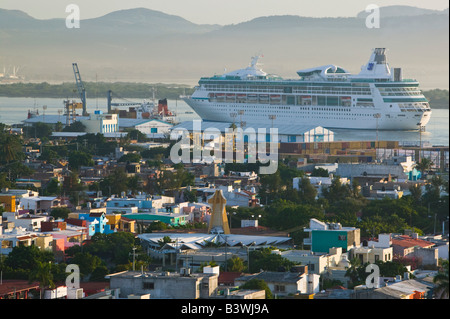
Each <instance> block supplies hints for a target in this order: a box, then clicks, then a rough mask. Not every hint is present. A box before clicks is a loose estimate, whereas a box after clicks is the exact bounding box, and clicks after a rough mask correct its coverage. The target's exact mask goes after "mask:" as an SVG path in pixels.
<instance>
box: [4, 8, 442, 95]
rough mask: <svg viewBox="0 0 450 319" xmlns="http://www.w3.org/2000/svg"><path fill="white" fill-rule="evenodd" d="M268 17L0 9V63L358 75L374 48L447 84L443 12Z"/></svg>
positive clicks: (59, 73)
mask: <svg viewBox="0 0 450 319" xmlns="http://www.w3.org/2000/svg"><path fill="white" fill-rule="evenodd" d="M367 14H368V13H366V12H361V13H360V14H359V15H358V16H359V18H358V17H354V18H311V17H300V16H293V15H283V16H266V17H259V18H256V19H253V20H250V21H245V22H242V23H238V24H233V25H227V26H220V25H199V24H195V23H192V22H190V21H188V20H186V19H184V18H181V17H178V16H175V15H169V14H165V13H162V12H159V11H154V10H149V9H144V8H136V9H129V10H120V11H116V12H112V13H109V14H107V15H104V16H102V17H98V18H94V19H87V20H82V21H81V28H80V29H67V28H66V26H65V20H64V19H50V20H38V19H35V18H33V17H31V16H29V15H27V14H25V13H23V12H20V11H16V10H4V9H0V69H3V66H6V68H8V66H20V70H21V71H20V74H19V75H21V76H24V77H25V78H26V80H27V81H34V82H42V81H47V82H57V83H61V82H65V81H74V76H73V71H72V62H77V63H78V65H79V67H80V72H81V75H82V78H83V80H85V81H96V80H97V79H98V81H104V82H118V81H124V82H146V83H155V82H163V83H182V84H189V85H195V84H196V83H197V81H198V79H199V78H200V77H201V76H209V75H213V74H216V73H222V72H223V70H224V69H225V68H226V69H227V70H233V69H237V68H242V67H245V66H247V64H248V63H249V61H250V57H251V56H252V55H254V54H255V53H258V52H261V53H263V54H264V58H263V59H262V60H261V62H262V63H263V68H264V70H265V71H266V72H268V73H275V74H279V75H280V76H283V77H288V78H291V77H294V78H295V77H297V74H296V73H295V72H296V71H297V70H299V69H302V68H308V67H313V66H317V65H324V64H337V65H340V66H342V67H344V68H346V69H348V70H349V71H351V72H354V73H355V72H356V73H357V72H359V70H360V67H361V65H363V64H364V63H365V62H366V61H367V59H368V57H369V55H370V53H371V50H372V49H373V48H374V47H386V48H388V49H389V51H388V61H389V62H390V64H391V66H395V67H402V68H403V74H404V76H405V77H411V78H416V79H418V80H419V81H420V82H421V84H422V86H423V87H424V88H426V89H434V88H448V56H449V49H448V48H449V41H448V37H449V34H448V30H449V23H448V22H449V21H448V10H444V11H437V12H435V11H433V10H425V9H419V8H414V7H405V6H391V7H383V8H381V28H380V29H368V28H367V27H366V26H365V23H364V20H363V19H361V17H364V16H366V15H367Z"/></svg>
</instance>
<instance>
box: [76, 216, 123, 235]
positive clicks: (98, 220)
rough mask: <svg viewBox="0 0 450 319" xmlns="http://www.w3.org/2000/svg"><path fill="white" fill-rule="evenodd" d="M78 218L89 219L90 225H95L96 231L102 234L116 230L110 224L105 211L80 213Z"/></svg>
mask: <svg viewBox="0 0 450 319" xmlns="http://www.w3.org/2000/svg"><path fill="white" fill-rule="evenodd" d="M78 218H79V219H81V220H87V221H88V222H89V223H90V225H94V232H95V233H100V234H111V233H113V232H114V231H113V230H112V229H111V227H110V225H108V219H107V218H106V215H105V213H90V214H79V215H78Z"/></svg>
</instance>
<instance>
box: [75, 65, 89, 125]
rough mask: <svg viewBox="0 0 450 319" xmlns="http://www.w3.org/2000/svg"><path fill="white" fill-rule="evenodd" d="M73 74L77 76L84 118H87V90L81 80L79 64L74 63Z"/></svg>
mask: <svg viewBox="0 0 450 319" xmlns="http://www.w3.org/2000/svg"><path fill="white" fill-rule="evenodd" d="M72 67H73V73H74V74H75V81H76V83H77V89H78V94H79V95H80V99H81V103H82V104H83V116H87V111H86V89H85V88H84V84H83V81H82V80H81V75H80V70H79V69H78V64H77V63H72Z"/></svg>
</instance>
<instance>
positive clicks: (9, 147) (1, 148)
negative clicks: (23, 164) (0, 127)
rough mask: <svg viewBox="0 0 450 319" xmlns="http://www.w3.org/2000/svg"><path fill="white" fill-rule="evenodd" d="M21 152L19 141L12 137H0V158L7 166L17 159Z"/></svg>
mask: <svg viewBox="0 0 450 319" xmlns="http://www.w3.org/2000/svg"><path fill="white" fill-rule="evenodd" d="M20 152H21V144H20V141H19V140H18V139H17V138H16V137H15V136H12V135H9V134H8V135H4V136H0V157H1V159H2V161H4V162H6V164H9V163H10V162H12V161H15V160H17V159H19V156H20Z"/></svg>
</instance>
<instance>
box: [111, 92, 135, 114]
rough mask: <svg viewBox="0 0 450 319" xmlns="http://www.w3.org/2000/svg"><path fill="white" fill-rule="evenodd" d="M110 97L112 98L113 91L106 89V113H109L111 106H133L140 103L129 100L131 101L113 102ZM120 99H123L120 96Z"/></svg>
mask: <svg viewBox="0 0 450 319" xmlns="http://www.w3.org/2000/svg"><path fill="white" fill-rule="evenodd" d="M112 99H113V92H112V91H111V90H108V95H107V103H108V113H111V111H112V107H113V106H134V105H141V104H142V103H137V102H131V101H128V102H122V103H113V102H112ZM122 100H125V99H123V98H122Z"/></svg>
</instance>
